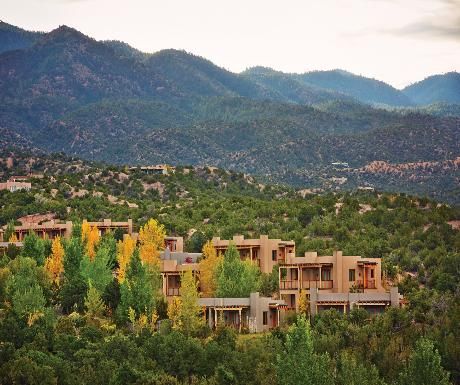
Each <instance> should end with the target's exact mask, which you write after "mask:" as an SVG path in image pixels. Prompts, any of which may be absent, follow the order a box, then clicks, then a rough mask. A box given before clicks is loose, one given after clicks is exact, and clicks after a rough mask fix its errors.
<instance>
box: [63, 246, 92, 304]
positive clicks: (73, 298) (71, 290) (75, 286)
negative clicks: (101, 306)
mask: <svg viewBox="0 0 460 385" xmlns="http://www.w3.org/2000/svg"><path fill="white" fill-rule="evenodd" d="M83 253H84V248H83V245H82V243H81V240H80V237H72V238H71V239H70V241H69V242H67V243H66V244H65V254H64V281H63V284H62V289H61V292H60V297H61V305H62V308H63V310H64V312H66V313H69V312H71V311H72V310H73V309H74V308H76V309H77V310H78V311H83V310H84V302H85V296H86V292H87V290H88V284H87V280H86V279H85V278H84V277H83V275H82V274H81V271H80V265H81V263H82V260H83Z"/></svg>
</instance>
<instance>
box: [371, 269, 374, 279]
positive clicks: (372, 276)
mask: <svg viewBox="0 0 460 385" xmlns="http://www.w3.org/2000/svg"><path fill="white" fill-rule="evenodd" d="M371 278H374V269H372V270H371Z"/></svg>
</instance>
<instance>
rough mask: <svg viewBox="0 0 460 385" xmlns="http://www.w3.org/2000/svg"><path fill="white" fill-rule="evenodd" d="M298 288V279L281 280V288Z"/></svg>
mask: <svg viewBox="0 0 460 385" xmlns="http://www.w3.org/2000/svg"><path fill="white" fill-rule="evenodd" d="M298 288H299V281H298V280H293V281H287V280H281V281H280V289H281V290H291V289H298Z"/></svg>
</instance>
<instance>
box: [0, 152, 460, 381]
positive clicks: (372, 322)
mask: <svg viewBox="0 0 460 385" xmlns="http://www.w3.org/2000/svg"><path fill="white" fill-rule="evenodd" d="M0 158H1V162H0V171H1V172H2V173H3V176H4V177H7V176H9V175H24V174H27V173H32V176H31V182H32V189H31V190H30V191H28V192H27V191H20V192H15V193H10V192H8V191H1V192H0V204H1V206H2V207H1V210H0V224H1V225H4V224H7V223H10V225H11V224H12V222H11V221H14V220H17V219H18V218H19V217H20V216H23V215H26V214H32V213H42V214H44V213H49V214H50V213H54V214H55V216H56V218H61V219H72V220H73V221H75V223H78V222H81V220H82V219H84V218H86V219H88V220H100V219H102V218H112V219H114V220H126V219H127V218H133V219H134V224H135V230H139V229H140V228H141V226H144V225H145V224H146V223H149V226H158V228H155V229H153V230H152V229H151V227H150V229H151V230H148V229H149V227H148V226H145V227H143V231H160V233H161V231H162V229H161V224H163V225H164V226H165V231H166V233H167V234H169V235H180V236H184V237H185V240H186V249H187V250H189V251H200V250H201V249H202V247H203V244H204V243H205V242H206V241H207V240H209V239H210V238H211V237H212V236H221V237H222V238H229V237H232V236H233V235H234V234H244V235H246V236H247V237H250V236H254V237H258V236H259V235H260V234H268V235H269V236H270V237H272V238H281V239H286V240H289V239H292V240H295V242H296V252H297V254H298V255H302V254H303V252H304V251H317V252H318V253H319V254H326V253H331V252H332V251H333V250H335V249H341V250H343V252H344V254H345V255H347V254H348V255H362V256H364V257H366V258H373V257H382V258H383V269H384V275H385V277H386V279H388V280H389V282H392V283H394V284H397V285H398V286H399V291H400V292H401V293H403V294H404V296H405V299H406V301H407V303H406V306H405V307H404V308H401V309H399V308H391V309H389V310H388V311H386V312H385V313H383V314H380V315H372V316H371V315H370V314H369V313H367V311H366V310H364V309H354V310H353V311H351V312H350V313H349V314H347V315H343V314H340V313H339V312H337V311H335V310H330V311H325V312H323V313H320V314H319V315H317V316H315V317H313V318H312V320H311V326H310V325H309V323H307V322H305V318H304V317H302V316H300V317H299V318H297V319H295V317H294V315H291V316H289V317H287V320H286V325H283V327H282V328H280V329H276V330H275V331H273V332H272V333H269V334H265V335H261V336H254V335H244V334H243V335H240V336H237V335H236V334H235V332H234V331H233V330H231V329H228V328H226V327H223V326H219V327H218V328H217V330H215V331H211V330H210V329H209V328H208V327H206V326H205V325H204V324H203V322H202V318H201V317H200V316H199V315H198V312H197V309H196V305H193V302H192V303H191V304H190V303H189V304H188V305H185V304H183V305H181V306H182V307H178V308H175V307H174V306H173V305H170V306H167V305H166V303H165V301H164V299H163V298H162V297H159V296H158V294H155V293H157V292H158V290H156V289H155V288H156V286H155V285H156V283H155V282H159V278H158V275H159V274H158V271H157V270H155V267H154V266H151V265H149V264H148V263H146V262H145V261H144V260H143V259H142V258H143V257H142V255H143V252H142V247H144V246H143V245H142V244H141V246H140V250H136V249H135V248H133V249H132V252H127V251H126V250H127V248H125V246H126V247H127V243H126V244H125V242H127V241H125V242H123V243H122V242H120V243H118V245H117V243H116V239H115V236H116V234H111V233H109V234H108V235H106V236H104V237H102V238H100V239H99V238H98V237H96V238H93V237H92V236H90V235H89V234H90V229H88V228H87V227H86V228H85V227H84V226H81V227H79V226H76V228H75V231H74V234H73V237H72V238H71V239H69V240H62V241H60V240H58V241H54V242H53V243H51V242H49V241H46V240H45V241H42V240H40V239H38V238H37V237H34V236H31V235H29V236H27V237H26V240H25V242H24V248H23V251H21V252H20V251H19V250H18V249H15V248H14V247H12V246H10V247H9V248H8V249H7V252H6V254H5V255H3V256H1V258H0V277H1V279H0V340H1V341H2V342H1V344H0V355H1V358H2V359H1V360H0V378H2V381H3V382H4V383H5V384H15V383H19V382H23V383H24V382H25V383H28V384H40V385H42V384H55V383H59V384H86V383H88V384H106V383H110V384H146V383H147V384H158V385H159V384H163V385H164V384H186V383H187V384H190V383H191V384H203V385H204V384H207V385H210V384H216V385H217V384H245V385H246V384H258V385H259V384H260V385H262V384H264V385H265V384H273V385H275V384H279V385H284V384H291V383H292V384H298V383H299V381H300V379H304V378H309V379H310V380H311V382H312V384H322V383H325V384H326V383H327V384H337V385H344V384H350V385H351V384H367V383H372V384H382V385H384V384H396V385H408V384H411V385H412V384H414V385H415V384H435V385H438V384H439V385H448V384H449V383H455V384H457V383H459V381H460V367H459V362H460V351H459V346H460V345H459V341H460V334H459V329H458V323H459V322H460V320H459V314H460V313H459V309H460V297H459V285H460V281H459V274H458V269H459V264H460V255H459V247H460V232H459V230H458V224H459V220H460V212H459V210H458V208H455V207H449V206H447V205H445V204H439V203H437V202H434V201H430V200H427V199H418V198H414V197H411V196H407V195H404V194H382V193H378V192H361V193H353V194H348V193H337V194H332V193H327V194H320V195H317V194H310V195H308V194H307V195H306V196H305V197H303V194H304V193H305V192H304V191H295V190H292V189H288V188H285V187H282V186H272V185H265V184H261V183H260V182H259V181H257V180H256V179H254V178H252V177H250V176H247V175H244V174H240V173H233V172H228V171H225V170H221V169H214V168H197V167H191V166H182V167H177V168H176V169H175V172H173V171H172V170H170V173H169V174H168V175H145V174H143V173H142V172H141V170H139V169H129V168H127V167H121V166H111V165H102V164H97V163H88V162H85V161H82V160H79V159H77V158H69V157H68V156H65V155H62V154H55V155H51V156H50V155H44V154H41V153H39V152H37V151H35V150H34V151H24V150H21V149H14V150H13V151H2V153H1V154H0ZM374 167H377V165H374ZM380 167H381V168H383V167H384V166H383V165H380ZM150 218H154V219H156V220H157V221H158V222H152V221H149V219H150ZM152 223H153V225H152ZM155 223H157V224H155ZM147 239H149V238H147ZM123 245H124V246H123ZM145 247H152V245H151V244H146V246H145ZM155 247H158V245H157V246H155ZM150 250H151V249H150ZM126 256H127V262H126ZM120 269H122V270H120ZM123 269H124V270H123ZM120 271H122V272H123V274H120ZM114 273H117V274H114ZM276 277H277V272H276ZM190 278H191V274H190ZM259 279H261V280H262V282H266V283H268V282H270V281H269V276H266V277H265V276H264V277H257V280H259ZM264 280H265V281H264ZM184 282H185V278H184ZM184 285H185V283H184ZM187 287H188V289H187V290H188V291H187V292H186V293H187V296H188V298H191V297H192V298H193V295H195V296H196V295H197V293H196V288H195V289H194V287H193V285H191V286H187ZM184 290H185V289H184ZM194 290H195V291H194ZM261 290H262V291H264V292H265V291H269V290H275V291H276V287H275V288H273V287H271V285H266V286H264V287H261ZM184 293H185V292H183V294H184ZM140 294H142V295H140ZM193 306H195V307H193ZM199 310H200V309H198V311H199ZM158 321H161V322H160V323H158ZM427 381H428V382H427Z"/></svg>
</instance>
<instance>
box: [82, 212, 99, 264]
mask: <svg viewBox="0 0 460 385" xmlns="http://www.w3.org/2000/svg"><path fill="white" fill-rule="evenodd" d="M81 239H82V241H83V243H84V244H85V251H86V254H87V255H88V257H89V259H90V260H91V261H92V260H93V259H94V257H95V256H96V246H97V244H98V243H99V239H100V236H99V230H98V228H97V226H91V225H90V224H89V223H88V222H86V221H84V222H83V223H82V225H81Z"/></svg>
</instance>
